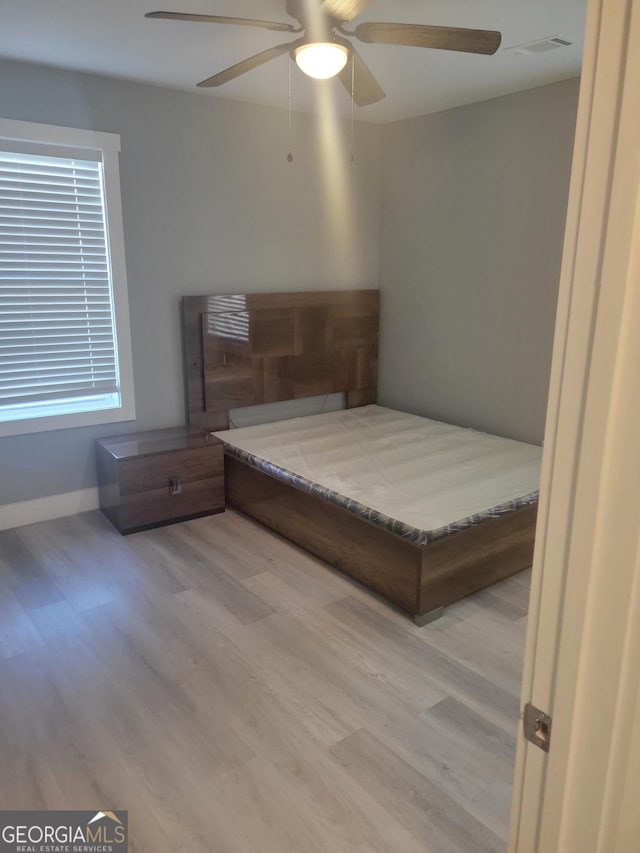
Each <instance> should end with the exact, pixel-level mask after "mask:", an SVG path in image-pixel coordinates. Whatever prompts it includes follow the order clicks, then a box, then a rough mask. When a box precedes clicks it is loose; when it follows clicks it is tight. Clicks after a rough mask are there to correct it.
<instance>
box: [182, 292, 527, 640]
mask: <svg viewBox="0 0 640 853" xmlns="http://www.w3.org/2000/svg"><path fill="white" fill-rule="evenodd" d="M182 309H183V312H182V317H183V332H184V346H185V365H186V379H187V382H186V387H187V408H188V411H189V420H190V423H191V424H192V425H194V426H197V427H201V428H204V429H207V430H210V431H212V432H214V433H215V434H216V435H217V436H218V437H219V438H221V439H222V440H223V442H224V443H225V491H226V500H227V503H228V504H229V505H231V506H233V507H236V508H237V509H239V510H240V511H242V512H244V513H246V514H247V515H249V516H251V517H253V518H255V519H257V520H258V521H260V522H261V523H263V524H265V525H267V526H268V527H270V528H272V529H273V530H275V531H277V532H278V533H280V534H282V535H283V536H285V537H287V538H288V539H290V540H292V541H293V542H295V543H296V544H298V545H300V546H302V547H303V548H306V549H307V550H309V551H310V552H312V553H314V554H316V555H317V556H319V557H320V558H322V559H323V560H325V561H326V562H328V563H330V564H331V565H332V566H334V567H336V568H338V569H340V570H341V571H343V572H345V573H347V574H349V575H350V576H352V577H354V578H356V579H357V580H359V581H361V582H362V583H363V584H365V585H367V586H368V587H370V588H371V589H373V590H374V591H376V592H377V593H379V594H380V595H382V596H384V597H385V598H387V599H388V600H390V601H392V602H393V603H394V604H396V605H397V606H399V607H400V608H402V609H403V610H405V611H406V612H408V613H409V614H410V615H412V616H413V618H414V619H415V621H416V623H417V624H425V623H426V622H428V621H430V620H431V619H432V618H435V617H436V616H437V615H439V614H440V613H441V612H442V608H443V607H444V606H446V605H448V604H451V603H452V602H454V601H457V600H459V599H461V598H463V597H465V596H467V595H469V594H471V593H472V592H475V591H477V590H479V589H482V588H484V587H486V586H489V585H490V584H492V583H494V582H496V581H498V580H500V579H502V578H505V577H507V576H509V575H512V574H514V573H516V572H518V571H520V570H522V569H525V568H527V567H528V566H529V565H530V564H531V559H532V552H533V540H534V533H535V519H536V509H537V498H538V482H539V475H540V457H541V450H540V448H539V447H535V446H533V445H528V444H524V443H522V442H517V441H511V440H509V439H504V438H499V437H497V436H492V435H487V434H484V433H480V432H477V431H474V430H470V429H465V428H462V427H457V426H453V425H450V424H444V423H440V422H438V421H432V420H429V419H427V418H421V417H417V416H415V415H410V414H406V413H402V412H396V411H393V410H391V409H387V408H384V407H381V406H378V405H377V403H376V397H377V389H376V384H377V354H378V317H379V293H378V291H371V290H360V291H321V292H316V293H285V294H237V295H226V296H219V295H216V296H198V297H185V298H184V300H183V305H182ZM334 392H344V394H345V401H346V409H345V410H343V411H338V412H328V413H323V414H318V415H311V416H307V417H304V418H295V419H290V420H287V421H283V422H279V423H275V424H274V423H271V424H260V425H258V426H251V427H244V428H240V429H230V428H229V427H230V425H231V424H230V420H229V412H230V411H231V410H234V409H238V408H241V407H243V406H251V405H256V404H259V403H269V402H276V401H282V400H292V399H296V398H303V397H311V396H314V395H322V394H331V393H334Z"/></svg>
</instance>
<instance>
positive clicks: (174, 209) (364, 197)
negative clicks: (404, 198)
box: [0, 61, 380, 504]
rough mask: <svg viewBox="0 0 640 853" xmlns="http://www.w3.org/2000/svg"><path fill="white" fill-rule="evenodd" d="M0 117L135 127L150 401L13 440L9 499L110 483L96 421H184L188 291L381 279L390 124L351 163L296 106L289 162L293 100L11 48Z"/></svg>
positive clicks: (136, 304) (140, 331)
mask: <svg viewBox="0 0 640 853" xmlns="http://www.w3.org/2000/svg"><path fill="white" fill-rule="evenodd" d="M0 116H2V117H3V118H12V119H20V120H23V121H36V122H44V123H49V124H59V125H68V126H70V127H81V128H90V129H94V130H102V131H111V132H114V133H119V134H120V135H121V142H122V153H121V156H120V168H121V182H122V202H123V214H124V227H125V247H126V255H127V269H128V282H129V299H130V308H131V324H132V328H131V332H132V342H133V362H134V364H133V366H134V378H135V393H136V408H137V416H138V417H137V421H136V422H135V423H129V424H125V425H116V426H115V427H114V426H113V425H107V426H103V427H91V428H77V429H70V430H64V431H57V432H44V433H38V434H35V435H25V436H20V437H13V438H2V439H0V482H1V483H2V489H1V490H0V504H8V503H12V502H14V501H21V500H28V499H31V498H36V497H44V496H47V495H52V494H58V493H63V492H69V491H74V490H76V489H81V488H86V487H89V486H93V485H95V470H94V463H93V439H94V437H96V436H99V435H104V434H113V433H115V432H118V431H120V432H122V431H124V430H129V429H132V428H135V429H153V428H157V427H164V426H173V425H176V424H180V423H183V422H184V404H183V382H182V356H181V343H180V327H179V297H180V295H182V294H195V293H210V292H211V293H212V292H221V293H225V292H226V293H228V292H233V291H258V290H261V291H271V290H294V289H300V290H305V289H325V288H340V287H375V286H377V280H378V243H379V186H380V181H379V163H380V158H379V136H380V134H379V129H378V128H376V127H373V126H369V125H359V126H358V127H357V131H356V133H357V136H356V139H357V145H356V160H355V163H354V164H353V165H352V164H351V163H350V162H346V161H342V160H340V158H339V157H338V158H336V157H335V151H332V152H331V154H332V156H331V158H327V155H326V151H325V149H324V148H323V147H322V133H321V132H320V128H319V127H318V123H317V121H316V120H315V119H313V118H312V117H311V116H306V115H297V116H296V120H295V125H294V127H295V140H294V154H295V157H296V159H295V163H294V164H293V165H289V164H288V163H287V162H286V155H287V152H288V146H289V143H288V139H287V116H286V113H283V112H281V111H278V110H271V109H267V108H263V107H257V106H253V105H248V104H240V103H234V102H231V101H225V100H220V99H213V98H207V97H203V96H202V95H191V94H189V93H182V92H173V91H170V90H167V89H161V88H156V87H152V86H143V85H138V84H134V83H129V82H122V81H116V80H111V79H106V78H101V77H95V76H91V75H83V74H75V73H70V72H65V71H59V70H54V69H50V68H40V67H37V66H33V65H27V64H21V63H11V62H4V61H0ZM339 132H340V134H341V136H342V137H343V141H344V143H345V144H344V145H342V146H341V147H340V150H341V151H345V152H347V151H348V150H349V145H348V128H347V127H346V126H345V125H342V126H341V127H340V129H339ZM329 162H330V163H331V168H330V169H328V168H327V164H328V163H329Z"/></svg>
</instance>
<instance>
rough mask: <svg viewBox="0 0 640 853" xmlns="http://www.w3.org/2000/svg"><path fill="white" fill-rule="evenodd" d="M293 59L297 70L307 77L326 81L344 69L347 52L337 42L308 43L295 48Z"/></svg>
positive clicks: (345, 48)
mask: <svg viewBox="0 0 640 853" xmlns="http://www.w3.org/2000/svg"><path fill="white" fill-rule="evenodd" d="M295 57H296V64H297V65H298V68H299V69H300V70H301V71H304V73H305V74H307V75H308V76H309V77H314V78H315V79H316V80H328V79H329V78H330V77H335V76H336V74H339V73H340V72H341V71H342V69H343V68H344V67H345V65H346V64H347V60H348V58H349V50H348V48H347V47H346V46H345V45H343V44H340V43H339V42H333V41H329V42H308V43H307V44H301V45H300V47H297V48H296V51H295Z"/></svg>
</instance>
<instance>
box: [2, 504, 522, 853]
mask: <svg viewBox="0 0 640 853" xmlns="http://www.w3.org/2000/svg"><path fill="white" fill-rule="evenodd" d="M528 582H529V578H528V575H527V574H526V573H525V574H522V575H520V576H518V577H516V578H512V579H510V580H508V581H506V582H503V583H501V584H499V585H497V586H495V587H493V588H492V589H491V590H490V591H485V592H483V593H480V594H478V595H476V596H474V597H472V598H470V599H467V600H466V601H464V602H461V603H460V604H458V605H455V606H453V607H451V608H449V609H448V610H447V611H446V614H445V616H444V617H443V618H442V619H440V620H439V621H438V622H435V623H434V624H432V625H430V626H427V627H426V628H416V627H415V626H414V625H413V623H412V622H411V621H410V620H409V619H408V618H407V617H405V616H403V615H402V614H400V613H398V612H396V611H395V610H393V609H392V608H391V607H389V606H388V605H386V604H384V603H383V602H381V601H380V600H378V599H376V598H375V597H374V596H373V595H371V594H370V593H368V592H366V591H365V590H364V589H362V588H360V587H359V586H357V585H356V584H354V583H352V582H350V581H349V580H348V579H346V578H344V577H342V576H341V575H339V574H337V573H335V572H333V571H332V570H331V569H329V568H327V567H326V566H325V565H324V564H322V563H321V562H320V561H318V560H315V559H314V558H312V557H310V556H309V555H307V554H305V553H304V552H302V551H300V550H298V549H296V548H295V547H293V546H292V545H290V544H288V543H287V542H285V541H284V540H282V539H280V538H279V537H277V536H275V535H273V534H271V533H269V532H268V531H266V530H264V529H263V528H261V527H259V526H258V525H256V524H254V523H252V522H251V521H249V520H247V519H246V518H244V517H242V516H240V515H237V514H235V513H233V512H230V511H227V512H226V513H225V514H224V515H219V516H215V517H213V518H208V519H200V520H197V521H192V522H189V523H187V524H182V525H176V526H173V527H167V528H163V529H159V530H154V531H149V532H146V533H140V534H136V535H134V536H130V537H127V538H122V537H121V536H120V535H119V534H117V533H116V532H115V531H114V530H113V529H112V528H111V527H110V525H109V524H108V522H107V521H106V520H105V519H104V518H103V517H102V516H101V515H100V513H97V512H96V513H87V514H85V515H82V516H76V517H73V518H66V519H60V520H58V521H54V522H46V523H43V524H37V525H32V526H30V527H24V528H21V529H19V530H15V531H6V532H4V533H1V534H0V803H1V804H2V808H5V809H8V808H16V809H34V808H52V809H55V808H59V809H60V808H64V809H90V808H91V809H98V808H100V809H104V808H110V809H111V808H121V809H128V810H129V826H130V835H131V842H130V849H131V850H132V851H137V852H138V853H147V851H148V853H177V851H184V853H383V852H384V853H467V851H469V853H471V852H472V851H473V853H482V851H504V850H505V847H506V845H505V841H504V839H505V837H506V833H507V827H508V818H509V805H510V788H511V776H512V769H513V762H514V744H515V734H516V728H517V719H518V694H519V689H520V678H521V656H522V647H523V642H524V629H525V614H526V607H527V598H528Z"/></svg>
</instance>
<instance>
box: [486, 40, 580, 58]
mask: <svg viewBox="0 0 640 853" xmlns="http://www.w3.org/2000/svg"><path fill="white" fill-rule="evenodd" d="M572 44H573V41H572V40H571V39H568V38H564V36H549V37H548V38H544V39H536V41H529V42H527V43H526V44H516V45H514V46H513V47H505V48H504V51H503V52H504V53H517V54H519V55H521V56H533V55H534V54H537V53H548V52H549V51H550V50H558V48H560V47H571V45H572Z"/></svg>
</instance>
